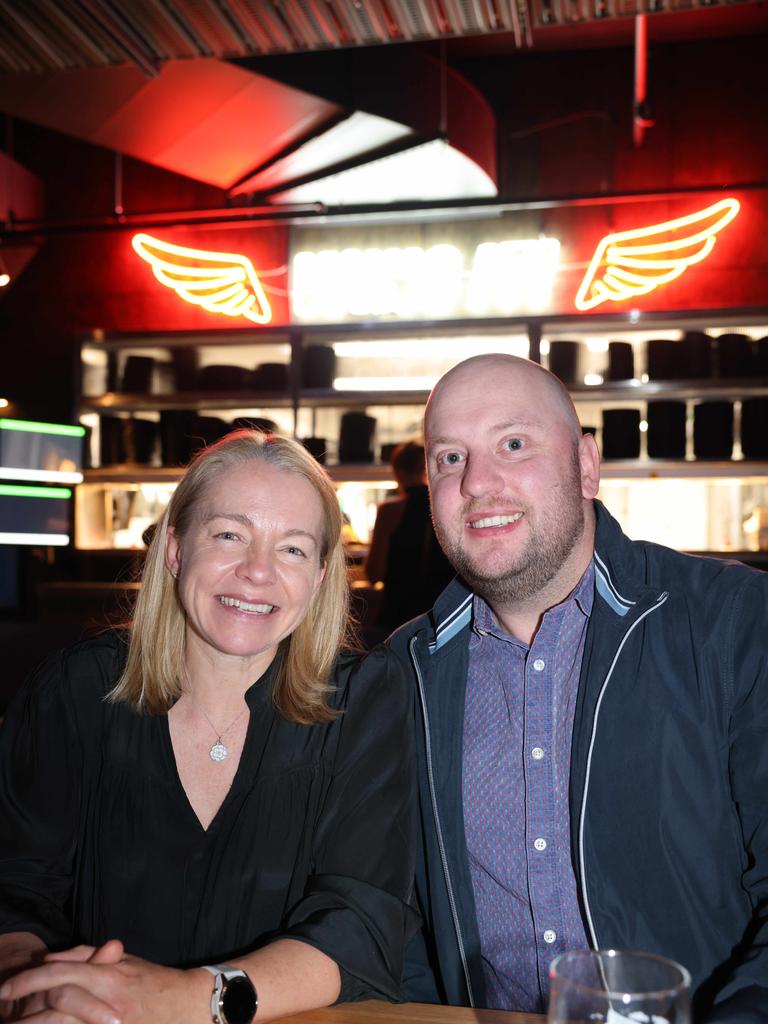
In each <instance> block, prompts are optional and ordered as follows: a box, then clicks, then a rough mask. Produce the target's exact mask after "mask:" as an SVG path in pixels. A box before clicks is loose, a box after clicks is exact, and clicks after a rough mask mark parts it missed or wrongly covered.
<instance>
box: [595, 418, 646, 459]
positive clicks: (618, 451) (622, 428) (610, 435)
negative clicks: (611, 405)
mask: <svg viewBox="0 0 768 1024" xmlns="http://www.w3.org/2000/svg"><path fill="white" fill-rule="evenodd" d="M639 456H640V410H639V409H603V458H604V459H637V458H638V457H639Z"/></svg>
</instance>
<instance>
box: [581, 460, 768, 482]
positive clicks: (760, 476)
mask: <svg viewBox="0 0 768 1024" xmlns="http://www.w3.org/2000/svg"><path fill="white" fill-rule="evenodd" d="M600 476H601V478H602V479H603V480H661V479H667V480H670V479H678V480H680V479H685V480H696V479H699V480H718V479H719V480H751V479H754V480H758V481H760V483H764V482H765V481H766V479H768V462H748V461H747V460H738V459H731V460H729V461H727V462H715V461H711V462H710V461H708V460H706V459H691V460H689V461H683V460H682V459H681V460H679V461H674V460H671V459H670V460H663V459H627V460H619V459H609V460H608V461H602V462H601V463H600Z"/></svg>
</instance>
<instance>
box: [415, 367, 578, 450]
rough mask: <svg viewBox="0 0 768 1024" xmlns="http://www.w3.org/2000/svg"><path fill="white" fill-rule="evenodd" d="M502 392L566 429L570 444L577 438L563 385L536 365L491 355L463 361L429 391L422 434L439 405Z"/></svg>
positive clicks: (574, 418)
mask: <svg viewBox="0 0 768 1024" xmlns="http://www.w3.org/2000/svg"><path fill="white" fill-rule="evenodd" d="M500 389H501V390H502V391H506V392H507V393H508V394H509V398H510V401H517V402H519V401H520V398H521V397H522V399H523V401H524V403H525V404H527V405H530V406H531V408H532V409H535V410H536V413H537V415H538V416H540V417H542V418H550V419H551V420H554V421H556V422H558V423H560V424H562V425H563V426H565V427H566V428H567V429H568V432H569V434H570V435H571V436H572V437H573V439H574V441H578V440H579V438H580V437H581V434H582V431H581V424H580V423H579V417H578V415H577V413H576V409H575V408H574V405H573V402H572V401H571V396H570V395H569V393H568V390H567V388H566V387H565V386H564V385H563V383H562V382H561V381H560V380H559V379H558V378H557V377H555V375H554V374H553V373H550V372H549V370H545V369H544V367H543V366H539V364H538V363H532V362H531V360H530V359H521V358H520V357H519V356H511V355H506V354H505V353H502V352H493V353H489V354H487V355H481V356H472V358H471V359H465V360H464V361H463V362H461V363H458V364H457V365H456V366H454V367H452V368H451V369H450V370H448V372H447V373H445V374H443V376H442V377H441V378H440V380H439V381H438V382H437V384H436V385H435V386H434V388H433V389H432V393H431V394H430V396H429V399H428V401H427V405H426V409H425V410H424V434H425V437H427V438H428V437H429V434H430V420H431V419H432V418H433V416H432V414H433V413H434V411H435V409H436V408H438V407H439V406H441V405H442V403H443V401H447V402H450V401H453V400H455V399H456V398H457V396H458V397H459V398H461V397H463V396H465V395H473V394H474V395H484V394H485V395H490V392H491V391H493V392H495V393H498V391H499V390H500Z"/></svg>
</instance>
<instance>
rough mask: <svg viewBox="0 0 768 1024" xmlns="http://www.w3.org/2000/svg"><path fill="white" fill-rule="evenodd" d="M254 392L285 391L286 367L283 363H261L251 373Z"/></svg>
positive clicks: (286, 387)
mask: <svg viewBox="0 0 768 1024" xmlns="http://www.w3.org/2000/svg"><path fill="white" fill-rule="evenodd" d="M250 386H251V387H252V388H253V390H254V391H287V390H288V367H287V366H286V365H285V363H261V364H260V365H259V366H257V367H256V368H255V370H254V371H253V372H252V373H251V381H250Z"/></svg>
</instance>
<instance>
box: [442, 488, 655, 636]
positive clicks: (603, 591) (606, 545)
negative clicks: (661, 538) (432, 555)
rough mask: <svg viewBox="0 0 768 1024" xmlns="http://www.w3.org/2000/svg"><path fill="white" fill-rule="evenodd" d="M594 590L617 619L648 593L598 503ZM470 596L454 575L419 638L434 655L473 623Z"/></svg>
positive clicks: (627, 547) (624, 540)
mask: <svg viewBox="0 0 768 1024" xmlns="http://www.w3.org/2000/svg"><path fill="white" fill-rule="evenodd" d="M595 517H596V520H597V524H596V530H595V552H594V558H595V590H596V592H597V594H599V596H600V597H601V598H602V599H603V601H605V603H606V604H607V605H608V607H609V608H610V609H611V610H612V611H613V612H614V613H615V614H616V615H618V616H620V617H622V618H623V617H625V616H626V615H627V614H628V613H630V612H632V611H634V610H635V609H636V607H637V605H638V604H639V603H641V602H642V601H643V599H644V598H647V597H648V596H649V595H650V594H654V595H655V591H653V589H652V588H650V587H648V586H646V585H645V583H644V582H642V581H643V578H644V575H645V574H644V571H643V566H642V561H640V562H638V556H637V555H636V554H635V547H634V545H633V544H632V542H631V541H630V540H629V538H628V537H627V536H626V535H625V534H624V533H623V532H622V529H621V527H620V526H619V524H618V522H617V521H616V520H615V519H614V518H613V516H612V515H611V514H610V512H608V510H607V509H606V507H605V505H603V503H602V502H601V501H595ZM472 598H473V593H472V591H471V590H470V589H469V587H468V586H467V585H466V584H465V583H464V581H463V580H462V579H461V578H460V577H458V576H456V577H455V578H454V579H453V580H452V581H451V583H449V584H448V586H447V587H446V588H445V590H444V591H443V592H442V594H441V595H440V596H439V597H438V599H437V601H436V602H435V605H434V607H433V609H432V611H431V612H430V613H429V616H428V625H429V628H428V630H426V631H424V632H422V638H423V639H424V641H425V642H426V643H427V645H428V647H429V653H430V654H434V653H435V652H436V651H438V650H440V649H441V648H442V647H444V646H445V645H446V644H447V643H448V642H449V640H452V639H453V637H455V636H456V634H457V633H460V632H461V630H463V629H466V628H467V627H468V626H469V625H470V624H471V622H472Z"/></svg>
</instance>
